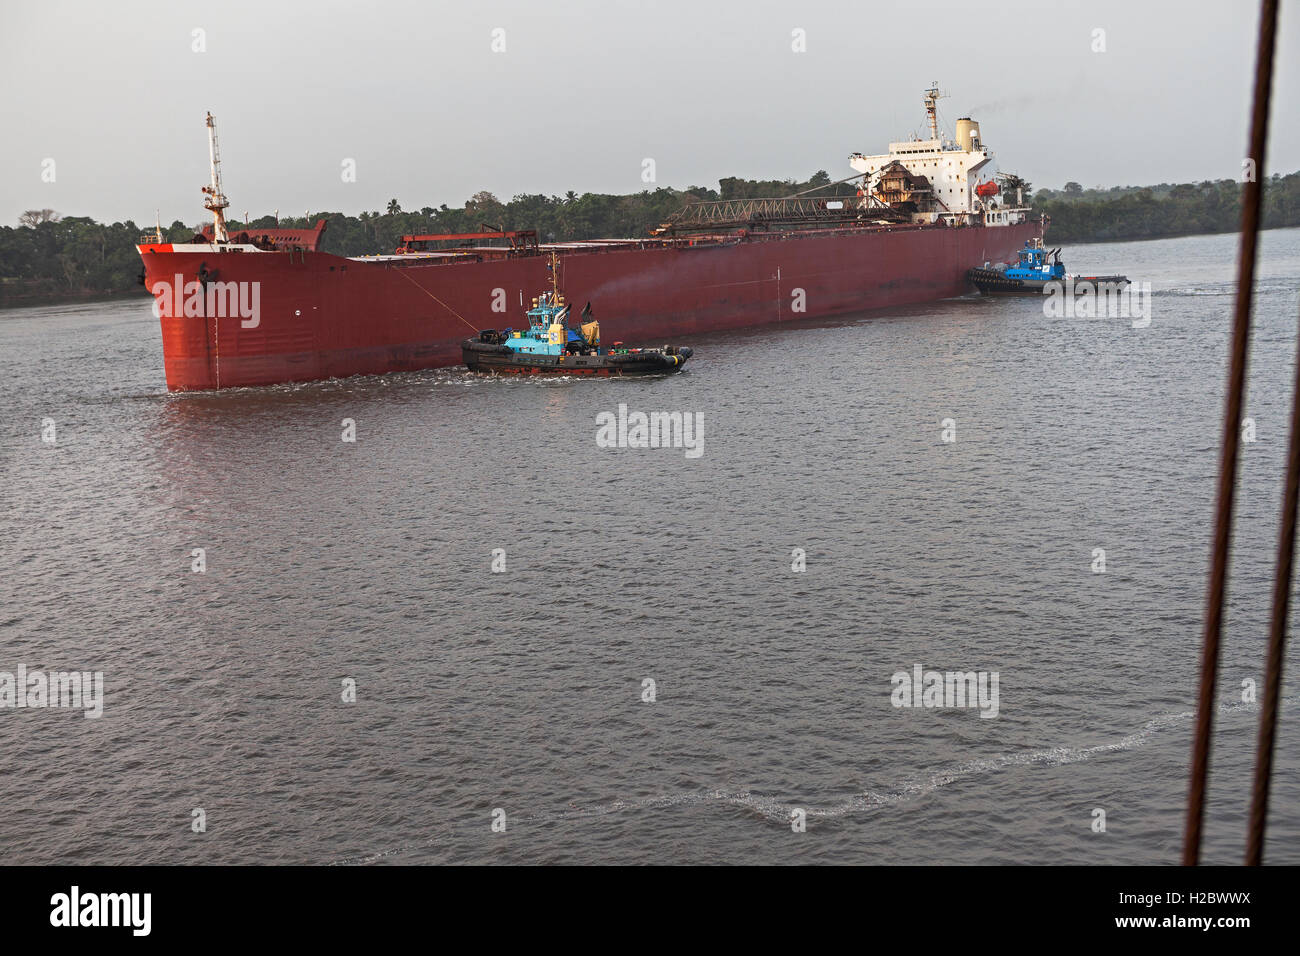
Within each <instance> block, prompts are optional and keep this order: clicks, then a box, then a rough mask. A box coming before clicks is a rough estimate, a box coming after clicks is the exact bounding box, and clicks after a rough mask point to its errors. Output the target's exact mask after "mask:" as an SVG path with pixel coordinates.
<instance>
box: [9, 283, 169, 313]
mask: <svg viewBox="0 0 1300 956" xmlns="http://www.w3.org/2000/svg"><path fill="white" fill-rule="evenodd" d="M130 298H139V299H141V300H143V301H148V299H149V293H148V292H146V291H145V290H144V288H143V287H142V286H141V287H137V288H134V289H119V290H116V291H114V290H112V289H89V290H86V291H84V292H53V293H51V292H35V293H28V294H26V295H15V296H6V295H3V294H2V293H0V309H21V308H24V307H27V306H33V305H73V304H75V303H78V302H109V301H114V300H117V299H130Z"/></svg>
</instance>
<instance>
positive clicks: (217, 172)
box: [203, 113, 230, 242]
mask: <svg viewBox="0 0 1300 956" xmlns="http://www.w3.org/2000/svg"><path fill="white" fill-rule="evenodd" d="M208 158H209V160H210V161H211V165H212V184H211V185H209V186H204V187H203V191H204V192H205V193H206V194H207V196H208V198H207V199H205V200H204V201H203V208H204V209H208V210H211V212H212V232H213V236H212V238H213V241H214V242H229V241H230V236H229V234H228V233H227V232H226V212H225V209H226V207H227V206H229V205H230V201H229V200H228V199H226V196H225V194H224V193H223V192H222V191H221V153H220V152H219V151H218V149H217V124H216V121H215V120H213V119H212V114H211V113H209V114H208Z"/></svg>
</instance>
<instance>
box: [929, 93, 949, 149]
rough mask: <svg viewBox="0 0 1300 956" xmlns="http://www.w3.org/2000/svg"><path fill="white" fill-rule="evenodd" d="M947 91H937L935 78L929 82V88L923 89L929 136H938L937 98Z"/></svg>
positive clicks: (934, 137) (944, 94)
mask: <svg viewBox="0 0 1300 956" xmlns="http://www.w3.org/2000/svg"><path fill="white" fill-rule="evenodd" d="M947 95H948V94H947V93H940V92H939V81H938V80H935V81H934V82H933V83H931V84H930V88H929V89H928V90H926V91H925V114H926V116H927V117H929V120H930V138H931V139H938V138H939V117H938V112H937V111H938V106H937V104H938V102H939V98H940V97H943V96H947Z"/></svg>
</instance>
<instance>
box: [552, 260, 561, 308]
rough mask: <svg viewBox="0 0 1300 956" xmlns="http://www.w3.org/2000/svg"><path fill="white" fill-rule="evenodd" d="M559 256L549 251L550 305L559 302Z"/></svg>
mask: <svg viewBox="0 0 1300 956" xmlns="http://www.w3.org/2000/svg"><path fill="white" fill-rule="evenodd" d="M559 265H560V259H559V256H557V255H556V254H555V252H554V251H552V252H551V305H559V304H560V279H559Z"/></svg>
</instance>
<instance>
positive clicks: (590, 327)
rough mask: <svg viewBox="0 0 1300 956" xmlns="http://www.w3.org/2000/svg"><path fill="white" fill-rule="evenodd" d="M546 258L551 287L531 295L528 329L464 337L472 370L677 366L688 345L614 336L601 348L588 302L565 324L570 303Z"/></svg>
mask: <svg viewBox="0 0 1300 956" xmlns="http://www.w3.org/2000/svg"><path fill="white" fill-rule="evenodd" d="M555 266H556V263H555V259H554V256H552V261H551V263H550V271H551V290H550V291H549V292H543V293H542V294H541V295H540V296H538V297H537V298H536V299H534V300H533V307H532V308H531V309H529V310H528V331H526V332H516V331H514V330H513V329H505V330H503V331H498V330H496V329H484V330H483V331H481V332H479V334H478V338H476V339H466V340H465V341H464V342H463V343H462V344H461V354H462V355H463V356H464V359H465V364H466V365H467V366H469V370H470V371H471V372H492V373H496V374H503V375H504V374H517V375H606V376H608V375H658V374H663V373H665V372H676V371H680V370H681V367H682V366H683V365H684V364H686V360H687V359H688V358H690V357H691V355H692V352H693V350H692V349H690V348H689V347H687V346H673V345H665V346H664V347H663V348H658V349H654V348H650V349H646V348H639V349H634V348H627V347H626V346H624V344H623V343H622V342H615V343H614V344H613V345H612V346H611V347H609V348H601V345H600V323H599V322H597V321H596V319H595V318H594V317H593V316H592V313H591V303H590V302H588V303H587V305H586V307H585V308H584V309H583V310H582V314H581V316H580V318H579V323H578V328H576V329H574V328H572V327H570V325H569V313H570V308H569V305H568V304H567V303H566V302H565V301H564V296H563V295H562V294H560V291H559V289H558V287H557V284H556V279H555Z"/></svg>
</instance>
